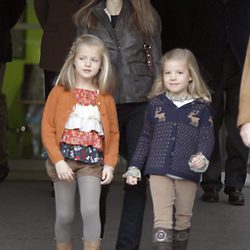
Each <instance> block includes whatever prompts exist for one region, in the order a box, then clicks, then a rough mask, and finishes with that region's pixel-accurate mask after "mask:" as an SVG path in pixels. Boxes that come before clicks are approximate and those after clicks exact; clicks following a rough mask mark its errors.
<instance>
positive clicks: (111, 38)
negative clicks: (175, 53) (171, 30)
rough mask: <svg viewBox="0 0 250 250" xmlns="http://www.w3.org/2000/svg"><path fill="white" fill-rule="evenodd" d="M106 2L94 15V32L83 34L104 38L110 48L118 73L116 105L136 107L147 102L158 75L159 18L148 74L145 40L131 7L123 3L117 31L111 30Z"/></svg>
mask: <svg viewBox="0 0 250 250" xmlns="http://www.w3.org/2000/svg"><path fill="white" fill-rule="evenodd" d="M105 8H106V1H104V0H103V1H101V2H100V3H98V4H97V5H96V6H95V7H94V8H93V9H92V13H93V15H94V16H95V17H96V19H97V25H96V27H95V28H89V29H83V30H81V31H79V33H80V34H85V33H89V34H93V35H96V36H98V37H99V38H101V40H102V41H103V42H104V43H105V45H106V46H107V47H108V50H109V54H110V58H111V62H112V65H113V69H114V71H115V73H116V77H117V82H116V96H115V97H116V102H117V103H134V102H145V101H147V95H148V93H149V91H150V90H151V87H152V84H153V81H154V77H155V74H156V73H157V71H158V69H159V65H160V59H161V24H160V19H159V17H158V16H157V21H158V26H157V28H156V29H155V33H154V34H153V35H152V36H151V37H150V40H151V44H152V57H153V66H154V73H153V76H152V75H151V74H150V73H149V70H148V66H147V64H146V59H145V51H144V49H143V45H144V41H145V37H144V35H143V34H142V32H140V31H138V30H136V29H135V27H134V25H133V24H132V23H131V13H132V9H131V8H132V6H131V3H130V1H128V0H124V1H123V7H122V10H121V13H120V15H119V17H118V18H117V22H116V26H115V28H113V27H112V25H111V22H110V20H109V17H108V15H107V14H106V13H105V11H104V9H105Z"/></svg>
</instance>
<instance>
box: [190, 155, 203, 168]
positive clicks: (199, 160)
mask: <svg viewBox="0 0 250 250" xmlns="http://www.w3.org/2000/svg"><path fill="white" fill-rule="evenodd" d="M190 164H191V166H192V167H193V168H196V169H199V168H202V167H204V165H205V162H204V156H203V155H202V154H198V155H196V156H194V157H193V158H192V160H191V161H190Z"/></svg>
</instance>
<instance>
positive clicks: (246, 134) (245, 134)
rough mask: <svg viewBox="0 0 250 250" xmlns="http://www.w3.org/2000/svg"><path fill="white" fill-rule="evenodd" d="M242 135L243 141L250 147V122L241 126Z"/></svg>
mask: <svg viewBox="0 0 250 250" xmlns="http://www.w3.org/2000/svg"><path fill="white" fill-rule="evenodd" d="M240 136H241V139H242V141H243V143H244V144H245V145H246V146H247V147H249V148H250V122H248V123H245V124H243V125H242V126H241V127H240Z"/></svg>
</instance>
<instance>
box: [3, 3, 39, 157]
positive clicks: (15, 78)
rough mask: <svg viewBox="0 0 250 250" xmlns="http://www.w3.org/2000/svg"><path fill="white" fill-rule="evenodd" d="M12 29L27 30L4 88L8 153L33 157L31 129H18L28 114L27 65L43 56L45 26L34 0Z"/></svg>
mask: <svg viewBox="0 0 250 250" xmlns="http://www.w3.org/2000/svg"><path fill="white" fill-rule="evenodd" d="M13 30H18V32H23V33H24V35H25V40H24V42H23V46H24V52H25V53H24V56H23V58H18V59H17V58H13V61H12V62H10V63H8V64H7V69H6V74H5V78H4V86H3V92H4V93H5V94H6V96H7V106H8V128H9V133H8V135H9V142H8V143H9V144H8V146H9V157H10V158H30V157H32V144H31V134H30V132H29V131H26V132H23V133H22V132H21V133H18V130H19V129H20V128H21V127H22V126H26V125H27V124H26V122H25V117H26V112H27V109H28V105H27V104H23V103H22V100H21V99H22V98H21V90H22V85H23V84H24V81H23V77H24V65H25V64H34V65H37V64H38V62H39V57H40V42H41V36H42V30H41V28H40V26H39V25H38V22H37V18H36V15H35V12H34V7H33V1H32V0H28V1H27V7H26V9H25V12H24V23H23V22H21V23H20V22H19V23H18V24H17V25H16V26H15V27H14V29H13ZM13 42H15V41H13Z"/></svg>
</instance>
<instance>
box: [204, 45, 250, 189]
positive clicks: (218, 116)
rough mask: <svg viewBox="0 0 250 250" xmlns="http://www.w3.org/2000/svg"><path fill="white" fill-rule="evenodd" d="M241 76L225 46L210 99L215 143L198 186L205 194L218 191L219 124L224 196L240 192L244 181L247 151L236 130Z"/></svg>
mask: <svg viewBox="0 0 250 250" xmlns="http://www.w3.org/2000/svg"><path fill="white" fill-rule="evenodd" d="M241 73H242V72H241V70H240V68H239V66H238V64H237V62H236V60H235V58H234V55H233V53H232V50H231V49H230V47H229V46H228V47H227V48H226V49H225V55H224V64H223V74H222V78H221V84H220V85H219V87H218V88H217V89H216V90H215V91H214V93H213V95H212V98H213V101H212V105H213V107H214V111H215V117H214V127H215V138H216V143H215V148H214V151H213V154H212V157H211V159H210V165H209V168H208V170H207V172H206V173H204V174H203V177H202V183H201V186H202V188H203V189H204V190H205V191H206V190H208V189H210V188H213V187H215V188H216V189H217V190H218V191H219V190H220V189H221V188H222V183H221V156H220V150H219V149H220V146H219V145H220V140H219V139H220V138H219V130H220V128H221V126H222V124H223V122H224V124H225V128H226V141H225V142H226V157H227V158H226V163H225V192H226V193H229V192H231V191H234V189H235V188H238V189H242V188H243V186H244V183H245V180H246V174H247V156H248V149H247V148H246V147H245V146H244V144H243V143H242V140H241V138H240V135H239V129H238V128H237V116H238V105H239V91H240V81H241Z"/></svg>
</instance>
